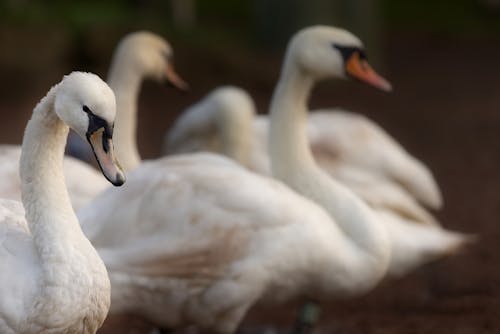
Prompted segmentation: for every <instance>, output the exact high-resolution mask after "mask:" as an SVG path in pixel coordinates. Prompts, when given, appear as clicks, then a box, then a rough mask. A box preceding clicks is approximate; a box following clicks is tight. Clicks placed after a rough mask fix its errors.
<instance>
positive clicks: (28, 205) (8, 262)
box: [0, 72, 123, 334]
mask: <svg viewBox="0 0 500 334" xmlns="http://www.w3.org/2000/svg"><path fill="white" fill-rule="evenodd" d="M82 104H84V105H86V106H87V105H88V106H90V107H91V108H92V111H93V114H92V117H93V119H91V117H90V116H87V115H86V114H85V112H84V111H82ZM114 113H115V101H114V96H113V93H112V91H111V89H109V87H108V86H107V85H106V84H105V83H104V82H103V81H102V80H101V79H99V78H98V77H97V76H95V75H91V74H88V73H80V72H74V73H72V74H70V75H68V76H66V77H65V78H64V79H63V81H62V82H61V83H59V84H58V85H56V86H54V87H53V88H52V89H51V90H50V91H49V92H48V94H47V95H46V96H45V97H44V98H43V99H42V100H41V102H40V103H39V104H38V105H37V106H36V108H35V109H34V112H33V117H32V118H31V120H30V121H29V123H28V126H27V128H26V132H25V135H24V139H23V145H22V154H21V161H20V175H21V187H22V200H23V204H24V208H25V209H26V212H24V208H23V205H21V203H19V202H17V201H11V200H5V199H1V200H0V296H1V297H0V332H1V333H2V334H14V333H15V334H19V333H23V334H35V333H36V334H49V333H50V334H57V333H61V334H62V333H83V334H87V333H95V332H96V331H97V329H98V328H99V327H100V325H101V324H102V322H103V321H104V318H105V317H106V314H107V311H108V309H109V303H110V285H109V279H108V276H107V273H106V269H105V267H104V264H103V263H102V261H101V259H100V258H99V256H98V254H97V252H96V251H95V249H94V248H93V247H92V245H91V244H90V242H89V241H88V239H87V238H86V237H85V236H84V234H83V232H82V231H81V229H80V226H79V224H78V220H77V218H76V215H75V213H74V211H73V209H72V206H71V203H70V199H69V197H68V194H67V190H66V187H65V182H64V175H63V168H62V164H63V155H64V146H65V144H66V137H67V134H68V125H66V123H68V124H70V125H71V126H72V127H73V128H74V129H75V130H76V131H78V133H79V134H80V135H83V136H87V137H88V138H89V141H90V142H91V143H92V145H93V146H94V150H95V152H96V157H97V158H98V160H99V163H100V165H101V167H102V170H103V172H104V173H105V174H106V175H107V177H108V179H110V180H111V181H112V182H114V183H115V184H120V183H122V179H119V177H123V176H120V175H121V174H120V175H118V174H116V173H118V170H117V169H116V168H115V165H114V162H113V156H112V143H111V142H110V141H109V145H110V146H107V148H104V147H99V146H100V145H104V142H105V141H107V140H108V139H109V140H110V138H107V137H105V135H104V134H103V133H104V132H105V131H107V130H106V129H105V127H107V128H109V127H110V124H111V123H112V122H113V119H114ZM63 119H64V121H63ZM95 120H98V122H97V123H96V122H94V121H95ZM101 126H102V127H101ZM101 131H103V132H101ZM96 144H97V145H99V146H96ZM106 150H107V151H106ZM104 151H106V153H105V152H104ZM106 159H107V160H106ZM24 217H26V218H24Z"/></svg>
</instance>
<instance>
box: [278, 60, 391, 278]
mask: <svg viewBox="0 0 500 334" xmlns="http://www.w3.org/2000/svg"><path fill="white" fill-rule="evenodd" d="M313 84H314V80H313V78H311V77H310V76H308V75H307V74H306V73H304V72H303V71H301V69H300V68H298V67H297V66H295V64H293V63H291V62H290V60H289V59H288V60H287V61H286V62H285V65H284V68H283V72H282V75H281V78H280V80H279V83H278V85H277V87H276V90H275V92H274V96H273V99H272V102H271V108H270V115H271V124H270V136H269V153H270V158H271V165H272V173H273V176H274V177H276V178H277V179H280V180H281V181H283V182H284V183H286V184H288V185H289V186H290V187H291V188H292V189H294V190H296V191H297V192H299V193H300V194H302V195H303V196H305V197H307V198H310V199H311V200H313V201H314V202H316V203H318V204H319V205H321V206H322V207H323V208H324V209H325V210H326V211H327V212H328V213H329V214H330V217H332V219H333V220H334V222H335V223H336V224H337V225H338V226H339V227H340V229H341V230H342V231H343V232H344V234H345V235H346V236H347V238H349V239H350V241H351V242H352V244H353V245H354V246H355V248H356V249H358V250H361V251H360V252H357V253H358V254H359V256H357V258H358V260H359V261H358V265H359V267H364V268H365V270H366V268H373V269H374V270H375V272H374V273H376V275H382V274H383V272H380V273H378V271H383V270H384V268H386V267H387V263H388V258H389V247H388V239H387V235H386V231H385V229H384V228H383V226H382V224H379V223H378V221H376V218H375V216H374V215H373V213H372V212H371V210H370V209H369V208H368V207H367V206H366V205H365V204H364V203H363V202H362V201H361V200H360V199H359V198H357V197H356V196H355V195H353V194H352V192H350V191H349V190H348V189H346V188H345V187H343V186H342V185H340V184H339V183H338V182H336V181H335V180H333V179H332V178H331V177H330V176H329V175H327V174H326V173H324V172H323V171H322V170H321V169H320V168H319V167H318V166H317V164H316V162H315V160H314V158H313V155H312V152H311V150H310V147H309V142H308V137H307V131H306V127H307V110H308V109H307V106H306V104H307V100H308V98H309V93H310V91H311V89H312V87H313ZM359 267H358V268H359Z"/></svg>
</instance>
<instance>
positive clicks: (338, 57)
mask: <svg viewBox="0 0 500 334" xmlns="http://www.w3.org/2000/svg"><path fill="white" fill-rule="evenodd" d="M287 57H288V60H289V61H291V62H293V63H294V65H295V66H298V67H299V68H300V69H301V70H303V71H305V72H306V73H307V74H309V75H311V76H312V77H313V78H314V79H326V78H332V77H337V78H352V79H355V80H358V81H361V82H364V83H367V84H369V85H371V86H374V87H376V88H379V89H381V90H384V91H390V90H391V89H392V88H391V84H390V83H389V82H388V81H387V80H385V79H384V78H383V77H381V76H380V75H378V74H377V73H376V72H375V71H374V70H373V69H372V68H371V66H370V65H369V64H368V61H367V58H366V53H365V50H364V47H363V44H362V43H361V41H360V40H359V38H357V37H356V36H354V35H353V34H351V33H350V32H348V31H346V30H343V29H339V28H333V27H328V26H314V27H309V28H305V29H303V30H301V31H299V32H298V33H297V34H296V35H295V36H294V37H293V38H292V40H291V42H290V44H289V48H288V53H287Z"/></svg>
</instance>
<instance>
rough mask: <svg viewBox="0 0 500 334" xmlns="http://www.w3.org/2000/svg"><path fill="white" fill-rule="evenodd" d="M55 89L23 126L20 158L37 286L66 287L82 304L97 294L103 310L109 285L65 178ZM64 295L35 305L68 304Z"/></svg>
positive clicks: (50, 295)
mask: <svg viewBox="0 0 500 334" xmlns="http://www.w3.org/2000/svg"><path fill="white" fill-rule="evenodd" d="M56 91H57V86H55V87H53V88H52V89H51V90H50V91H49V93H48V94H47V96H46V97H44V98H43V99H42V100H41V101H40V103H39V104H38V105H37V106H36V108H35V110H34V112H33V116H32V118H31V119H30V121H29V122H28V125H27V127H26V131H25V134H24V139H23V144H22V153H21V160H20V176H21V187H22V188H21V192H22V201H23V205H24V208H25V211H26V220H27V222H28V226H29V229H30V231H31V234H32V236H33V242H34V245H35V249H36V251H37V255H38V259H39V261H40V268H41V277H40V279H39V280H38V284H40V286H42V287H46V286H51V287H54V288H55V289H57V288H60V289H68V290H69V291H71V292H72V293H74V297H78V298H81V302H82V303H85V301H86V299H85V298H91V297H92V296H93V295H94V294H98V295H101V297H102V301H98V303H96V304H95V307H101V308H102V309H103V310H105V309H106V302H107V301H106V289H107V288H108V289H109V281H108V278H107V274H106V269H105V267H104V265H103V264H102V261H101V260H100V258H99V256H98V254H97V252H96V251H95V249H94V248H93V247H92V245H91V244H90V242H89V241H88V240H87V238H86V237H85V235H84V234H83V232H82V230H81V229H80V225H79V223H78V220H77V218H76V215H75V213H74V211H73V208H72V207H71V202H70V199H69V196H68V193H67V190H66V185H65V182H64V174H63V156H64V147H65V144H66V137H67V134H68V127H67V126H66V125H65V124H64V123H63V122H62V121H61V120H60V119H59V118H58V117H57V115H56V114H55V113H54V111H53V107H54V98H55V97H54V95H55V92H56ZM89 273H91V274H90V275H89ZM75 284H77V285H78V286H75ZM107 285H108V286H107ZM90 287H91V288H93V289H94V290H93V291H92V293H89V291H88V290H89V288H90ZM103 291H104V292H103ZM45 292H47V291H45V290H44V289H41V290H40V293H42V294H44V293H45ZM79 292H80V293H81V295H80V294H79ZM107 293H108V294H109V290H108V291H107ZM64 296H65V295H64V294H62V295H60V294H58V293H50V292H48V295H47V296H45V295H44V296H43V303H42V304H43V305H39V306H37V307H39V308H43V307H47V308H51V307H59V306H61V305H69V304H68V303H69V302H68V300H67V298H68V296H66V297H64ZM108 297H109V296H108ZM65 298H66V300H65ZM68 312H69V311H68Z"/></svg>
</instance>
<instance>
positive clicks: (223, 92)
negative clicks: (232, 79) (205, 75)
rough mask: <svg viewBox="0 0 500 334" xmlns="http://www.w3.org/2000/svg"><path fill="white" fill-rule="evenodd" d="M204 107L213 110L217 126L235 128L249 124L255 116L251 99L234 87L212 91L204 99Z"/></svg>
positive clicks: (241, 90)
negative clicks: (242, 123) (239, 124)
mask: <svg viewBox="0 0 500 334" xmlns="http://www.w3.org/2000/svg"><path fill="white" fill-rule="evenodd" d="M206 105H207V106H208V107H209V108H210V109H212V110H213V112H214V114H215V119H216V121H217V122H218V123H219V124H222V125H225V124H227V125H229V126H235V125H238V123H240V122H244V123H245V124H248V123H251V122H252V119H253V117H254V116H255V113H256V112H255V110H256V108H255V104H254V102H253V99H252V97H251V96H250V95H249V94H248V93H247V92H246V91H245V90H243V89H241V88H238V87H236V86H222V87H219V88H217V89H216V90H214V91H213V92H212V93H210V95H208V97H207V99H206Z"/></svg>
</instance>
